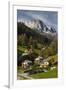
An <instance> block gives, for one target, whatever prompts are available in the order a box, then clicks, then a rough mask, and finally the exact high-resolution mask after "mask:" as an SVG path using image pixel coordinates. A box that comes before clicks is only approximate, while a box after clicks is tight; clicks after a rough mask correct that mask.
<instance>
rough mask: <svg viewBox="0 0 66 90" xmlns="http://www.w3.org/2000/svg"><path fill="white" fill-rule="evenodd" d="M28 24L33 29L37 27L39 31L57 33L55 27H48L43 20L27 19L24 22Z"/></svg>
mask: <svg viewBox="0 0 66 90" xmlns="http://www.w3.org/2000/svg"><path fill="white" fill-rule="evenodd" d="M24 24H25V25H26V26H28V27H29V28H31V29H36V30H38V31H39V32H45V33H56V30H55V28H54V27H51V26H50V27H48V26H47V25H45V24H44V23H43V21H41V20H35V19H34V20H32V21H26V22H24Z"/></svg>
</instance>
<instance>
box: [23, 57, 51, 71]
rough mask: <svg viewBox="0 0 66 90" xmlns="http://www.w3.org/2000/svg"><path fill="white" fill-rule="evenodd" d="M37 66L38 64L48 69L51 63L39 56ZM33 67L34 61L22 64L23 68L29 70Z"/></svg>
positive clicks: (26, 61)
mask: <svg viewBox="0 0 66 90" xmlns="http://www.w3.org/2000/svg"><path fill="white" fill-rule="evenodd" d="M34 63H35V64H38V65H39V66H40V68H43V67H44V68H46V67H48V66H49V62H48V61H45V60H43V57H41V56H38V57H37V58H35V60H34ZM31 65H32V61H30V60H24V62H22V68H24V69H27V68H28V67H30V66H31Z"/></svg>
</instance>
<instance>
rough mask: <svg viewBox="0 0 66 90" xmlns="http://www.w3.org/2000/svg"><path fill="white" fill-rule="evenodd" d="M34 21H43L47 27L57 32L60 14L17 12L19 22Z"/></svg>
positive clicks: (51, 12) (50, 12) (52, 12)
mask: <svg viewBox="0 0 66 90" xmlns="http://www.w3.org/2000/svg"><path fill="white" fill-rule="evenodd" d="M33 19H39V20H42V21H43V22H44V23H45V24H46V25H48V26H53V27H55V29H56V30H57V27H58V21H57V20H58V13H57V12H54V11H34V10H33V11H32V10H31V11H30V10H17V21H18V22H19V21H30V20H33Z"/></svg>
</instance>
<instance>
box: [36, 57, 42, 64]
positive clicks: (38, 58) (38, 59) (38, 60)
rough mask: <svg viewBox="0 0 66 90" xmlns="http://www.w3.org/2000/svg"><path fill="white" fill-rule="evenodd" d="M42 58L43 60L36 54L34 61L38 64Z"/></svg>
mask: <svg viewBox="0 0 66 90" xmlns="http://www.w3.org/2000/svg"><path fill="white" fill-rule="evenodd" d="M42 60H43V57H41V56H38V57H37V58H35V63H37V64H40V63H41V61H42Z"/></svg>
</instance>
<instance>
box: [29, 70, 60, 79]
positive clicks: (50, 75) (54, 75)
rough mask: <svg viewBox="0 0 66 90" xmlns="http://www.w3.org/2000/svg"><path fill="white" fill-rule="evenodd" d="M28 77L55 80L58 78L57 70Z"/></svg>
mask: <svg viewBox="0 0 66 90" xmlns="http://www.w3.org/2000/svg"><path fill="white" fill-rule="evenodd" d="M30 77H32V78H34V79H43V78H57V77H58V73H57V68H56V69H54V70H52V71H48V72H45V73H44V72H42V73H37V74H32V75H30Z"/></svg>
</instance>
